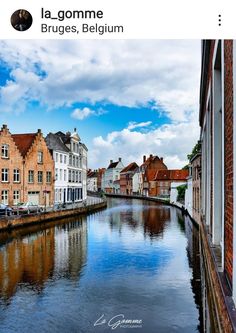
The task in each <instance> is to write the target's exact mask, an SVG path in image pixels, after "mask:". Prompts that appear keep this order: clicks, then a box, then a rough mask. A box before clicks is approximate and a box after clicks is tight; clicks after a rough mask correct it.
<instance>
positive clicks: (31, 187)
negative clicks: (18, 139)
mask: <svg viewBox="0 0 236 333" xmlns="http://www.w3.org/2000/svg"><path fill="white" fill-rule="evenodd" d="M38 151H41V152H42V153H43V162H42V163H38ZM29 170H34V183H33V184H29V183H28V173H29ZM38 171H42V172H43V182H42V184H39V183H38ZM47 171H50V172H51V182H50V183H47V182H46V172H47ZM24 178H25V191H24V201H28V192H39V204H40V205H44V204H45V193H43V191H45V190H46V191H48V195H49V204H50V205H52V204H53V202H54V178H55V175H54V161H53V159H52V156H51V154H50V152H49V150H48V148H47V145H46V142H45V140H44V138H43V136H42V134H41V133H39V134H38V135H37V136H36V139H35V140H34V143H33V145H32V146H31V148H30V150H29V152H28V153H27V155H26V157H25V166H24Z"/></svg>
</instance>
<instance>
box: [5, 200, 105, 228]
mask: <svg viewBox="0 0 236 333" xmlns="http://www.w3.org/2000/svg"><path fill="white" fill-rule="evenodd" d="M106 207H107V202H106V201H105V200H103V201H101V202H98V203H94V204H90V205H86V206H82V207H78V208H71V209H61V210H55V211H50V212H42V213H36V214H30V215H19V216H10V217H6V218H1V219H0V232H1V231H4V230H11V229H14V228H19V227H27V226H31V225H34V224H41V223H46V222H49V221H55V220H59V219H65V218H69V217H73V216H79V215H86V214H91V213H93V212H96V211H98V210H100V209H104V208H106Z"/></svg>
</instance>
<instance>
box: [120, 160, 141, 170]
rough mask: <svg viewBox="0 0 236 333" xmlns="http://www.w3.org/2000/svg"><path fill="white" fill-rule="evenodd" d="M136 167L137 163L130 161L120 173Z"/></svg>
mask: <svg viewBox="0 0 236 333" xmlns="http://www.w3.org/2000/svg"><path fill="white" fill-rule="evenodd" d="M137 168H138V164H137V163H136V162H132V163H130V164H129V165H127V166H126V167H125V168H124V169H122V170H121V172H120V173H124V172H128V171H134V170H135V169H137Z"/></svg>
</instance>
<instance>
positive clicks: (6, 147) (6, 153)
mask: <svg viewBox="0 0 236 333" xmlns="http://www.w3.org/2000/svg"><path fill="white" fill-rule="evenodd" d="M1 156H2V158H9V145H8V144H6V143H4V144H2V149H1Z"/></svg>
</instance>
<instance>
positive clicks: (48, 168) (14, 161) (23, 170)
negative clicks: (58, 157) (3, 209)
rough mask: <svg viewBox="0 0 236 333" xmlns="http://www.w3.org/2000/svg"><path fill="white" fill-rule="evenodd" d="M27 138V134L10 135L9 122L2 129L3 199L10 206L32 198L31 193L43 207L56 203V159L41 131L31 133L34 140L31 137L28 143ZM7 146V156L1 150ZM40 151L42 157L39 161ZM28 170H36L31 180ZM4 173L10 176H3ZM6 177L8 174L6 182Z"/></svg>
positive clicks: (0, 171) (0, 181)
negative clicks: (16, 173) (16, 171)
mask: <svg viewBox="0 0 236 333" xmlns="http://www.w3.org/2000/svg"><path fill="white" fill-rule="evenodd" d="M28 138H29V135H28V134H24V135H23V136H21V135H19V136H17V135H11V133H10V132H9V130H8V129H7V127H6V125H4V126H3V127H2V129H1V131H0V148H1V156H0V176H1V179H0V193H1V194H0V195H1V197H0V202H1V203H6V204H8V205H10V206H11V205H14V204H17V203H18V202H27V201H30V196H32V195H37V196H38V203H39V204H40V205H41V206H44V205H45V204H46V205H47V206H48V205H52V204H53V203H54V177H55V176H54V161H53V159H52V156H51V154H50V152H49V150H48V148H47V145H46V142H45V140H44V138H43V135H42V133H41V131H38V133H34V134H31V137H30V140H31V138H32V142H31V141H30V140H28V141H29V142H28V143H29V144H28V146H27V145H26V144H25V142H24V140H26V139H28ZM5 146H7V147H8V148H7V149H8V152H7V155H8V156H7V157H4V156H3V155H4V152H3V151H2V150H3V149H4V148H3V147H5ZM39 152H40V154H41V158H42V161H40V162H39V157H38V154H39ZM5 170H7V171H5ZM14 170H18V172H19V175H18V176H17V177H16V175H15V176H14V173H15V172H14ZM29 171H31V172H33V181H32V182H29ZM4 172H6V173H7V176H4V175H3V173H4ZM3 177H7V181H6V180H5V179H4V178H3ZM14 177H15V179H14ZM16 178H17V179H16ZM16 194H18V195H17V196H16Z"/></svg>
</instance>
